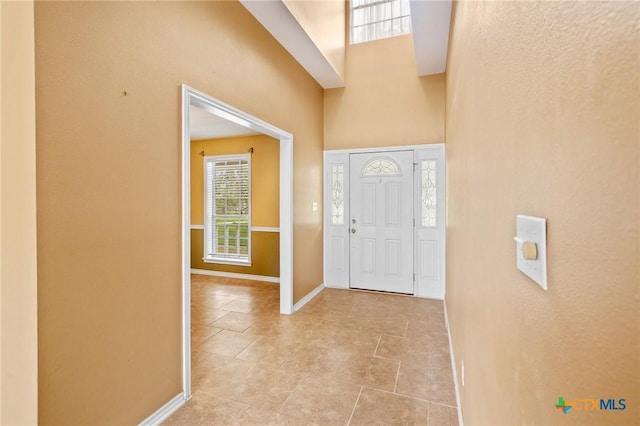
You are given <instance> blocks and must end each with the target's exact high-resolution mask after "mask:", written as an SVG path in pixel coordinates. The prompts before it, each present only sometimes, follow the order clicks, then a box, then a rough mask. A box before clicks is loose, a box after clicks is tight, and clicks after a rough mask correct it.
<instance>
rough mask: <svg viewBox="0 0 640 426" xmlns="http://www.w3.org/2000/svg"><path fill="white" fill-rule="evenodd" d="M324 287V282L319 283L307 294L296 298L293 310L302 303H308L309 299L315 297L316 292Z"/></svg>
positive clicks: (299, 307)
mask: <svg viewBox="0 0 640 426" xmlns="http://www.w3.org/2000/svg"><path fill="white" fill-rule="evenodd" d="M325 287H326V286H325V285H324V284H320V285H319V286H318V287H316V288H314V289H313V290H311V291H310V292H309V294H307V295H306V296H305V297H303V298H302V299H300V300H298V303H296V304H295V305H293V312H297V311H299V310H300V309H301V308H302V307H303V306H304V305H306V304H307V303H309V302H310V301H311V299H313V298H314V297H316V296H317V295H318V293H320V292H321V291H322V290H323V289H324V288H325Z"/></svg>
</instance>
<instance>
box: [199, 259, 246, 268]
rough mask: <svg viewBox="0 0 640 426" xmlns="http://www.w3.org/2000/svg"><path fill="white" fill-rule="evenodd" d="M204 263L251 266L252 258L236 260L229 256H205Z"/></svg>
mask: <svg viewBox="0 0 640 426" xmlns="http://www.w3.org/2000/svg"><path fill="white" fill-rule="evenodd" d="M202 261H203V262H204V263H216V264H219V265H232V266H251V261H250V260H235V259H227V258H216V257H205V258H204V259H202Z"/></svg>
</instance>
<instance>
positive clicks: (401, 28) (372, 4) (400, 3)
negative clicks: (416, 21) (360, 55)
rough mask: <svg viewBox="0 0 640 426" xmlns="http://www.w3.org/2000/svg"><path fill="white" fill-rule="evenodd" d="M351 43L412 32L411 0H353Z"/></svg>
mask: <svg viewBox="0 0 640 426" xmlns="http://www.w3.org/2000/svg"><path fill="white" fill-rule="evenodd" d="M350 4H351V43H352V44H356V43H364V42H366V41H372V40H379V39H382V38H389V37H395V36H399V35H403V34H410V33H411V15H410V13H409V0H351V2H350Z"/></svg>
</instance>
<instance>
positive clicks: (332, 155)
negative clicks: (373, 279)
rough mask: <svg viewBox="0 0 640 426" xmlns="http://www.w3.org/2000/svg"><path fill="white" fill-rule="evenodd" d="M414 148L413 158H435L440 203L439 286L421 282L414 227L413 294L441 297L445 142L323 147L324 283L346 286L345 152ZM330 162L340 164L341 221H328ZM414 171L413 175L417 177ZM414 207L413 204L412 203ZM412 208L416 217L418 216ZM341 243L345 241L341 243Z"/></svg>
mask: <svg viewBox="0 0 640 426" xmlns="http://www.w3.org/2000/svg"><path fill="white" fill-rule="evenodd" d="M406 150H413V151H414V162H417V161H418V160H419V159H424V158H430V159H431V158H433V159H437V161H438V164H439V165H438V171H437V179H438V184H437V185H438V188H437V191H438V192H439V194H440V196H439V198H440V201H441V202H440V203H439V204H438V213H437V215H438V221H439V223H438V229H437V232H438V241H439V244H438V253H439V256H438V261H437V265H436V266H435V268H436V269H435V271H434V274H435V275H436V276H437V277H438V278H439V280H440V283H441V286H440V287H441V288H437V289H431V288H428V286H426V284H425V278H431V277H422V275H424V274H422V273H421V272H422V271H420V259H418V257H419V254H420V251H419V247H418V244H419V237H418V229H419V227H418V226H416V230H415V231H414V233H415V234H414V259H415V260H414V266H413V268H414V271H413V272H414V273H415V274H416V281H415V286H414V295H415V296H417V297H424V298H430V299H439V300H443V299H444V297H445V289H446V277H445V272H446V269H445V261H446V259H445V253H446V247H445V246H446V241H445V238H446V234H445V231H446V223H445V220H446V215H445V203H446V197H445V191H446V187H445V184H446V182H445V167H446V164H445V144H444V143H437V144H426V145H408V146H393V147H381V148H361V149H340V150H329V151H324V154H323V156H324V164H323V179H324V198H323V199H324V209H325V210H324V217H325V219H324V231H323V238H324V253H323V270H324V284H325V286H327V287H333V288H344V289H348V288H349V258H348V256H349V250H348V238H349V237H348V235H349V233H348V228H349V226H348V225H349V223H348V221H349V218H350V212H349V202H348V200H349V196H350V194H349V155H350V154H354V153H376V152H389V151H406ZM332 166H338V167H342V168H343V177H344V182H343V198H344V202H343V206H344V207H343V208H344V210H343V216H344V225H332V224H331V204H332V203H331V201H332V200H331V173H330V170H329V168H330V167H332ZM417 176H418V174H416V177H415V179H417ZM419 188H420V183H419V182H418V181H417V180H416V181H415V183H414V194H417V191H418V190H419ZM416 208H417V206H416ZM417 213H418V212H417V211H416V215H415V217H416V220H417V218H418V217H419V216H418V214H417ZM345 244H347V245H346V246H345Z"/></svg>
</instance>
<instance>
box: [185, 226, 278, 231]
mask: <svg viewBox="0 0 640 426" xmlns="http://www.w3.org/2000/svg"><path fill="white" fill-rule="evenodd" d="M190 228H191V229H202V230H203V231H204V225H190ZM251 232H280V228H278V227H275V226H252V227H251Z"/></svg>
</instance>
